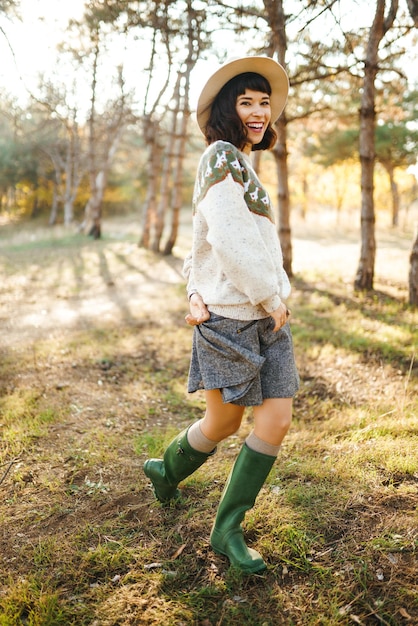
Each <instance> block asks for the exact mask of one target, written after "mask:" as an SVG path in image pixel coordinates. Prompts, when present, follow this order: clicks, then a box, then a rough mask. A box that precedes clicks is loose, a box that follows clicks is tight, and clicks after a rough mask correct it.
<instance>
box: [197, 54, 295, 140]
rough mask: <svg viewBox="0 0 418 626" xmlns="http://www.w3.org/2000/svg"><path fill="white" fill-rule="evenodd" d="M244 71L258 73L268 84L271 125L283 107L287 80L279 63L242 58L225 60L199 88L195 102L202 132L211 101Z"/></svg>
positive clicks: (285, 99) (266, 58) (263, 58)
mask: <svg viewBox="0 0 418 626" xmlns="http://www.w3.org/2000/svg"><path fill="white" fill-rule="evenodd" d="M244 72H255V73H256V74H261V76H264V78H266V79H267V80H268V82H269V83H270V87H271V96H270V104H271V123H272V124H273V123H274V122H275V121H276V120H277V119H278V117H279V116H280V114H281V112H282V111H283V109H284V107H285V106H286V101H287V94H288V91H289V79H288V77H287V74H286V72H285V70H284V69H283V68H282V66H281V65H280V64H279V63H277V61H275V60H274V59H272V58H270V57H242V58H240V59H234V60H231V61H227V62H226V63H224V64H223V65H221V67H220V68H219V69H218V70H217V71H216V72H214V74H212V76H211V77H210V78H209V80H208V81H207V82H206V84H205V86H204V87H203V89H202V92H201V94H200V96H199V100H198V102H197V110H196V118H197V123H198V124H199V127H200V130H201V131H202V133H204V131H205V126H206V124H207V122H208V119H209V116H210V109H211V106H212V103H213V101H214V99H215V98H216V96H217V95H218V93H219V92H220V90H221V89H222V87H223V86H224V85H226V83H227V82H228V81H229V80H231V78H234V77H235V76H238V74H243V73H244Z"/></svg>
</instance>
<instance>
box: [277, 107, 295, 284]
mask: <svg viewBox="0 0 418 626" xmlns="http://www.w3.org/2000/svg"><path fill="white" fill-rule="evenodd" d="M276 130H277V134H278V137H279V138H278V141H277V144H276V146H275V148H274V156H275V159H276V164H277V180H278V192H277V198H278V206H279V238H280V245H281V248H282V252H283V267H284V269H285V271H286V273H287V275H288V276H289V277H292V276H293V270H292V235H291V228H290V198H289V174H288V167H287V123H286V116H285V114H284V113H283V114H282V115H281V117H280V119H279V120H278V122H277V123H276Z"/></svg>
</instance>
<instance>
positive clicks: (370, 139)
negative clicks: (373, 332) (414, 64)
mask: <svg viewBox="0 0 418 626" xmlns="http://www.w3.org/2000/svg"><path fill="white" fill-rule="evenodd" d="M385 5H386V0H376V12H375V16H374V20H373V24H372V26H371V28H370V34H369V41H368V44H367V51H366V59H365V63H364V66H365V67H364V79H363V90H362V94H361V105H360V137H359V143H360V145H359V151H360V164H361V251H360V261H359V265H358V267H357V273H356V277H355V280H354V289H357V290H371V289H373V281H374V265H375V257H376V240H375V211H374V197H373V192H374V164H375V139H374V131H375V117H376V112H375V91H376V87H375V80H376V76H377V73H378V60H379V58H378V51H379V45H380V42H381V40H382V38H383V36H384V34H385V33H386V31H387V30H388V29H389V28H390V27H391V25H392V23H393V20H394V19H395V15H396V11H397V8H398V0H392V1H391V6H390V11H389V14H388V17H387V18H386V19H385Z"/></svg>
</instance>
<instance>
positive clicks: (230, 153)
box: [183, 141, 290, 320]
mask: <svg viewBox="0 0 418 626" xmlns="http://www.w3.org/2000/svg"><path fill="white" fill-rule="evenodd" d="M183 274H184V277H185V278H186V280H187V292H188V294H189V297H190V295H191V294H192V293H195V292H198V293H199V294H200V295H201V296H202V298H203V301H204V302H205V304H206V305H207V307H208V309H209V311H211V312H213V313H217V314H218V315H222V316H224V317H229V318H233V319H238V320H254V319H261V318H264V317H268V316H269V314H270V313H272V312H273V311H274V310H275V309H277V308H278V306H279V305H280V302H281V300H282V299H286V298H287V297H288V296H289V294H290V283H289V279H288V277H287V275H286V272H285V271H284V269H283V256H282V251H281V248H280V242H279V238H278V235H277V230H276V226H275V223H274V213H273V209H272V206H271V202H270V198H269V196H268V194H267V191H266V190H265V189H264V187H263V186H262V184H261V183H260V181H259V180H258V178H257V175H256V173H255V171H254V169H253V167H252V165H251V161H250V159H249V158H248V157H247V156H246V155H245V154H244V153H243V152H241V151H240V150H238V149H237V148H236V147H235V146H234V145H232V144H231V143H228V142H225V141H217V142H215V143H213V144H211V145H210V146H208V148H207V149H206V150H205V152H204V153H203V155H202V157H201V160H200V163H199V167H198V171H197V177H196V184H195V190H194V197H193V243H192V249H191V252H190V254H189V255H188V256H187V258H186V259H185V262H184V268H183Z"/></svg>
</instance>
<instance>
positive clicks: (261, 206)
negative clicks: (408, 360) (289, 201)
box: [193, 141, 274, 222]
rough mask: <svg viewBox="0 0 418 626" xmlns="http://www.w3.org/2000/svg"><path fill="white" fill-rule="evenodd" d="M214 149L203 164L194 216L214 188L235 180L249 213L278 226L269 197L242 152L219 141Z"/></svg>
mask: <svg viewBox="0 0 418 626" xmlns="http://www.w3.org/2000/svg"><path fill="white" fill-rule="evenodd" d="M211 148H212V149H211V150H208V152H207V153H206V155H205V158H204V159H203V160H202V162H201V164H200V168H199V172H198V176H197V180H196V186H195V192H194V198H193V212H195V211H196V206H197V205H198V204H199V202H200V201H201V200H202V199H203V198H204V197H205V196H206V194H207V192H208V189H210V187H212V186H213V185H216V184H217V183H220V182H222V181H224V180H225V179H226V178H227V177H228V176H231V177H232V179H233V180H234V181H235V182H236V183H238V184H239V185H241V187H242V188H243V191H244V200H245V202H246V204H247V206H248V209H249V210H250V211H252V212H253V213H256V214H257V215H262V216H264V217H267V218H268V219H269V220H270V221H272V222H274V213H273V208H272V206H271V202H270V198H269V196H268V193H267V191H266V190H265V189H264V187H263V186H262V184H261V183H260V181H259V180H258V178H257V175H256V173H255V171H254V170H253V168H252V167H251V166H250V164H249V163H248V162H246V159H245V157H244V156H243V154H242V152H240V151H239V150H238V149H237V148H236V147H235V146H234V145H233V144H231V143H228V142H226V141H217V142H216V143H214V144H213V145H212V146H211Z"/></svg>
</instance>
